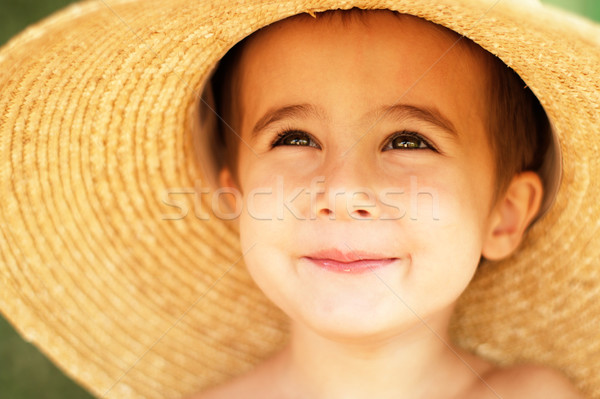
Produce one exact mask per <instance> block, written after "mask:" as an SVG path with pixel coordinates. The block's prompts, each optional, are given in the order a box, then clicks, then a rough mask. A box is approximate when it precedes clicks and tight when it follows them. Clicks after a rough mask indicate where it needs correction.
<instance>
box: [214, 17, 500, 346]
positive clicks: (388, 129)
mask: <svg viewBox="0 0 600 399" xmlns="http://www.w3.org/2000/svg"><path fill="white" fill-rule="evenodd" d="M347 24H348V25H347V26H346V27H342V24H341V22H340V21H338V20H333V21H329V22H324V21H322V20H314V19H312V18H310V17H307V18H304V19H296V20H293V21H285V22H283V23H278V24H276V25H274V26H271V27H269V28H268V29H266V30H264V31H262V32H260V33H258V34H257V35H256V37H253V38H252V40H251V41H250V42H249V43H248V44H247V47H246V48H245V51H244V54H243V56H242V59H241V62H240V67H239V69H238V78H239V79H240V80H239V92H238V93H239V96H240V97H239V99H238V100H239V101H238V106H239V111H240V114H239V115H238V116H239V119H238V123H237V127H238V133H239V134H240V135H241V137H242V139H243V141H244V142H245V143H246V144H244V143H240V144H239V159H238V170H237V177H238V182H239V189H240V190H241V191H242V193H243V196H244V204H243V205H244V208H243V212H242V214H241V216H240V234H241V242H242V247H243V250H244V252H246V251H247V253H246V255H245V261H246V264H247V267H248V269H249V271H250V273H251V274H252V276H253V278H254V279H255V280H256V282H257V284H258V285H259V286H260V287H261V288H262V289H263V291H264V292H265V293H266V295H267V296H268V297H270V298H271V300H273V301H274V303H275V304H277V305H278V306H280V307H281V308H282V309H283V310H284V311H285V312H286V313H287V314H288V315H289V316H290V317H291V318H292V320H294V321H301V322H302V323H305V324H307V325H309V326H311V327H312V328H314V329H316V330H318V331H320V332H321V333H327V334H331V335H335V336H358V335H361V336H362V335H364V334H374V335H373V337H384V336H387V335H389V334H391V333H394V332H397V331H400V330H402V329H403V328H406V327H407V326H409V325H411V324H414V323H416V322H419V319H418V318H417V317H416V316H415V314H414V313H413V311H414V312H415V313H416V314H417V315H419V317H421V318H427V320H429V321H430V322H434V320H435V318H440V320H442V319H443V320H445V319H446V318H447V317H448V315H449V314H450V312H451V310H452V306H453V304H454V302H455V300H456V298H457V297H458V296H459V295H460V294H461V293H462V292H463V290H464V289H465V287H466V286H467V284H468V283H469V281H470V280H471V278H472V276H473V274H474V272H475V270H476V268H477V265H478V262H479V260H480V256H481V253H482V246H483V243H484V241H485V239H486V237H487V236H488V235H489V232H490V225H491V222H490V220H491V218H492V217H493V216H492V215H493V212H492V209H491V203H492V198H493V193H494V179H493V176H494V174H493V167H494V166H493V165H494V161H493V154H492V151H491V149H490V147H489V144H488V139H487V136H486V131H485V128H484V126H485V118H486V117H487V113H486V96H485V92H484V90H485V87H486V84H485V82H486V75H485V69H484V66H483V61H482V58H481V57H477V56H476V55H475V54H473V53H471V52H468V51H467V50H465V49H463V48H462V47H461V45H460V43H459V44H455V40H456V38H455V37H453V36H451V35H449V34H448V33H447V32H444V31H441V30H440V29H439V28H436V27H435V26H434V25H432V24H429V23H426V22H423V21H421V20H418V19H416V18H403V19H401V20H400V19H398V18H397V17H395V16H393V15H391V14H389V13H387V12H373V13H371V14H370V15H368V17H367V18H366V20H365V21H361V20H353V21H349V22H348V23H347ZM292 105H302V107H296V112H287V113H283V114H280V115H279V117H278V118H277V120H276V121H272V123H270V124H268V125H267V126H264V127H263V128H261V129H260V130H258V131H256V132H253V129H254V127H255V125H256V124H257V122H258V121H262V122H265V119H263V118H264V116H265V114H266V113H270V112H273V111H274V110H277V109H280V108H282V107H287V106H292ZM390 106H397V107H396V108H395V109H394V110H393V111H391V112H389V113H387V114H386V113H385V112H384V111H383V110H384V109H385V107H390ZM300 108H302V109H303V111H299V109H300ZM311 110H316V111H317V112H312V111H311ZM285 129H293V130H294V131H295V132H296V133H295V134H291V135H288V136H287V138H282V139H280V140H279V141H278V142H277V145H275V146H272V143H273V142H276V141H277V134H278V133H279V132H281V131H282V130H285ZM293 144H300V145H293ZM410 147H419V148H416V149H415V148H410ZM222 180H223V183H226V184H227V183H229V184H233V183H232V180H231V179H230V178H228V173H225V174H223V175H222ZM368 194H370V195H371V196H369V195H368ZM322 251H326V252H322ZM336 251H337V253H338V255H339V253H344V254H346V255H348V256H350V257H352V256H353V255H354V256H356V257H358V258H383V259H384V260H378V261H375V262H372V263H371V265H372V266H376V265H383V264H386V265H385V266H382V267H379V268H375V269H373V272H374V273H373V272H371V270H367V271H366V272H364V273H343V272H335V271H331V270H328V269H327V267H326V266H328V265H333V264H335V263H334V262H331V261H328V260H327V259H326V258H335V257H336V256H337V255H336ZM311 255H312V256H311ZM340 256H341V255H340ZM311 257H312V258H318V259H321V260H311V259H310V258H311ZM323 259H325V260H323ZM338 265H339V264H338ZM358 266H360V265H359V264H358V263H354V264H350V265H348V267H349V268H351V267H358ZM363 266H364V265H363ZM399 299H400V300H399ZM403 303H404V304H403Z"/></svg>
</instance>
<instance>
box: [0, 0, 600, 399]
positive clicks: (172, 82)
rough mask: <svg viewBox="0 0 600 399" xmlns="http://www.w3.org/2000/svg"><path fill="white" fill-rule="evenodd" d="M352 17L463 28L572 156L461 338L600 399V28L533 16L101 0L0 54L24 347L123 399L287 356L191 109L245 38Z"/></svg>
mask: <svg viewBox="0 0 600 399" xmlns="http://www.w3.org/2000/svg"><path fill="white" fill-rule="evenodd" d="M352 7H358V8H364V9H391V10H395V11H398V12H400V13H406V14H412V15H416V16H418V17H421V18H424V19H426V20H429V21H431V22H434V23H437V24H440V25H443V26H445V27H447V28H449V29H452V30H454V31H455V32H458V33H459V34H461V35H464V36H466V37H468V38H470V39H471V40H473V41H474V42H476V43H477V44H479V45H480V46H482V47H483V48H484V49H486V50H488V51H489V52H491V53H492V54H494V55H496V56H498V57H499V58H500V59H501V60H502V61H503V62H504V63H505V64H507V65H508V66H510V67H511V68H513V69H514V70H515V71H516V72H517V73H518V74H519V75H520V76H521V78H522V79H523V80H524V81H525V82H526V83H527V85H528V86H529V87H530V88H531V89H532V91H533V92H534V94H535V95H536V96H537V97H538V99H539V100H540V102H541V104H542V105H543V107H544V109H545V110H546V113H547V115H548V117H549V119H550V121H551V123H552V125H553V129H554V132H555V135H556V138H557V140H558V148H559V149H560V151H556V153H555V155H556V156H558V154H559V153H560V156H561V157H562V158H561V162H560V164H561V165H562V174H561V180H560V183H559V184H558V185H557V186H558V187H557V192H556V198H555V200H554V203H553V204H552V206H551V207H550V209H549V210H548V212H547V213H546V214H545V215H544V216H543V217H541V219H540V220H539V221H538V222H537V223H536V224H535V225H534V226H532V228H531V229H530V230H529V231H528V233H527V236H526V238H525V241H524V243H523V245H522V246H521V248H520V249H519V251H518V252H517V253H516V254H515V255H513V256H511V257H510V258H509V259H506V260H504V261H501V262H499V263H497V264H494V265H490V267H487V266H486V267H484V268H482V269H481V270H479V271H478V273H477V275H476V278H475V280H474V281H473V282H472V284H471V285H470V287H469V288H468V290H467V291H466V292H465V294H464V295H463V296H462V297H461V300H460V303H459V306H458V308H457V311H456V316H455V318H454V320H453V323H452V335H453V338H454V339H455V340H456V342H458V343H459V344H460V345H461V346H463V347H465V348H467V349H469V350H471V351H473V352H475V353H477V354H478V355H480V356H483V357H485V358H487V359H491V360H493V361H495V362H497V363H498V364H502V365H506V364H514V363H519V362H535V363H538V364H545V365H549V366H552V367H555V368H558V369H560V370H562V371H563V372H564V373H566V374H567V375H568V376H569V377H570V378H571V379H572V380H573V381H574V382H575V383H576V385H577V386H578V387H579V388H580V389H581V390H582V391H583V392H585V393H586V394H587V395H588V396H589V397H591V398H600V376H598V373H597V372H596V370H598V369H600V338H599V333H598V328H597V326H598V322H599V321H600V301H598V300H597V293H598V289H599V287H600V272H599V271H598V270H600V269H598V267H597V265H598V259H600V232H599V231H598V230H599V229H600V208H599V207H598V206H597V203H596V200H595V199H596V198H597V196H598V193H599V183H598V182H597V179H595V178H594V177H595V176H598V174H599V173H600V170H599V168H600V161H598V156H597V154H598V153H599V150H598V146H599V144H600V143H599V141H600V136H598V135H597V134H596V133H597V130H598V126H600V116H599V115H600V83H599V80H598V79H597V77H598V76H600V66H599V65H600V51H598V50H599V48H600V28H599V27H598V26H597V25H596V24H594V23H592V22H590V21H587V20H585V19H584V18H581V17H576V16H573V15H570V14H568V13H566V12H564V11H560V10H558V9H555V8H552V7H549V6H542V5H541V4H539V3H538V2H537V1H528V2H526V3H525V2H522V1H521V2H519V1H516V0H510V1H509V0H504V1H503V0H500V1H491V0H394V1H391V0H390V1H384V0H380V1H374V0H358V1H345V0H344V1H333V0H327V1H322V0H320V1H317V0H315V1H311V0H302V1H294V0H290V1H284V2H275V1H271V2H263V1H258V0H247V1H235V2H232V1H226V0H213V1H207V2H200V3H199V2H196V1H191V0H172V1H169V2H164V1H160V0H116V1H113V0H99V1H87V2H83V3H78V4H74V5H72V6H70V7H68V8H66V9H65V10H63V11H60V12H59V13H56V14H54V15H53V16H51V17H49V18H48V19H46V20H44V21H42V22H41V23H39V24H36V25H34V26H32V27H30V28H28V29H27V30H25V31H24V32H23V33H22V34H20V35H18V36H17V37H15V38H14V39H13V40H11V41H10V42H9V43H7V44H6V45H5V46H4V47H3V48H2V49H0V91H1V92H2V93H3V94H2V96H0V165H1V166H0V187H3V198H2V201H0V234H1V237H0V276H1V278H0V311H1V312H2V313H3V314H4V315H5V317H6V318H7V319H8V320H9V321H10V322H11V323H12V324H13V325H14V326H15V328H16V329H17V330H18V331H19V332H20V334H21V335H23V337H24V338H25V339H27V340H28V341H30V342H32V343H34V344H35V345H36V346H37V347H38V348H40V350H41V351H42V352H44V353H45V354H46V355H47V356H48V357H49V358H50V359H51V360H52V361H53V362H54V363H55V364H57V365H58V367H60V368H61V369H62V370H63V371H64V372H65V373H66V374H68V375H69V376H70V377H72V378H73V379H75V380H76V381H77V382H79V383H80V384H81V385H82V386H84V387H86V388H87V389H88V390H90V391H91V392H92V393H94V394H95V395H97V396H101V397H115V398H117V397H118V398H128V397H132V398H133V397H148V398H164V397H180V396H181V395H184V394H189V393H192V392H195V391H198V390H201V389H203V388H206V387H209V386H212V385H215V384H218V383H220V382H223V381H225V380H227V379H229V378H231V377H232V376H234V375H238V374H240V373H243V372H245V371H247V370H249V369H251V368H252V367H253V366H254V365H255V364H257V363H258V362H260V361H261V360H263V359H265V358H266V357H267V356H269V355H270V354H271V353H273V352H274V351H275V350H277V349H279V348H281V347H282V345H284V344H285V342H286V341H287V338H288V328H289V327H288V325H287V321H286V318H285V317H284V315H283V314H282V312H281V311H280V310H278V309H276V308H274V307H273V305H272V304H270V302H269V301H268V300H267V299H266V298H265V296H264V295H263V294H262V293H261V292H260V291H259V289H258V288H257V287H256V285H255V284H254V282H253V281H252V279H251V278H250V276H249V275H248V273H247V272H246V270H245V268H244V266H243V260H242V257H243V254H242V251H241V249H240V245H239V241H238V239H237V236H236V229H235V227H234V225H232V224H231V223H228V222H226V221H223V220H219V219H218V218H215V217H212V218H211V217H208V218H206V214H205V213H204V212H203V210H206V209H209V208H210V206H211V202H210V199H208V198H207V196H200V197H199V198H198V199H196V198H194V196H195V195H196V194H197V190H198V189H203V188H204V185H205V183H206V179H205V178H204V176H203V173H202V171H201V168H200V164H199V162H198V159H197V158H198V155H197V154H196V152H195V150H194V138H193V132H194V131H195V130H196V128H195V127H194V124H197V123H200V124H202V122H203V121H202V120H198V101H199V98H200V95H201V93H202V90H203V89H204V88H205V85H206V82H207V79H208V78H209V76H210V73H211V71H212V70H213V69H214V68H215V66H216V65H217V63H218V61H219V60H220V59H221V57H222V56H223V55H224V54H225V53H226V52H227V51H228V49H230V48H231V47H232V46H233V45H234V44H235V43H237V42H239V41H240V40H242V39H243V38H244V37H246V36H248V35H250V34H251V33H253V32H255V31H257V30H258V29H260V28H262V27H264V26H267V25H269V24H271V23H273V22H276V21H279V20H282V19H285V18H287V17H290V16H292V15H296V14H300V13H305V12H307V13H315V12H319V11H325V10H330V9H349V8H352ZM204 122H206V121H204ZM204 128H206V127H202V126H200V130H202V129H204ZM200 156H203V155H200ZM184 208H185V209H187V213H186V215H185V217H182V214H183V210H184ZM199 208H200V209H199Z"/></svg>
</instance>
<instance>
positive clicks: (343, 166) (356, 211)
mask: <svg viewBox="0 0 600 399" xmlns="http://www.w3.org/2000/svg"><path fill="white" fill-rule="evenodd" d="M322 172H323V173H322V175H321V183H322V184H321V185H320V187H319V190H317V192H316V201H315V204H314V205H315V208H314V210H315V213H316V217H317V218H327V219H330V220H370V219H378V218H379V217H380V213H381V205H380V203H379V199H378V196H377V193H376V191H375V190H374V189H373V184H372V183H373V179H370V178H369V176H371V175H374V174H375V173H372V174H371V173H369V171H368V169H367V167H366V165H365V162H362V161H361V160H360V158H359V157H352V156H345V157H341V158H338V159H337V160H336V161H335V162H332V163H331V164H330V165H328V166H327V167H326V168H323V170H322Z"/></svg>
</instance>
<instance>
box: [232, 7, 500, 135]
mask: <svg viewBox="0 0 600 399" xmlns="http://www.w3.org/2000/svg"><path fill="white" fill-rule="evenodd" d="M479 51H480V53H481V54H480V53H478V51H476V50H475V51H474V50H472V49H471V48H470V47H469V46H467V45H466V44H465V43H461V39H460V36H458V35H457V34H455V33H454V32H451V31H449V30H447V29H445V28H442V27H440V26H437V25H435V24H432V23H429V22H426V21H424V20H421V19H419V18H416V17H412V16H406V15H399V14H395V13H392V12H390V11H383V10H377V11H368V12H362V13H360V14H359V15H356V13H354V14H353V13H347V12H346V13H342V12H338V13H337V14H333V15H332V16H328V17H325V18H324V17H323V16H322V15H321V16H319V17H318V18H316V19H315V18H313V17H311V16H308V15H306V14H303V15H300V16H295V17H293V18H290V19H287V20H283V21H280V22H277V23H275V24H273V25H271V26H268V27H266V28H264V29H263V30H261V31H259V32H257V33H255V34H254V35H253V36H252V37H251V38H250V40H249V41H248V43H247V44H246V45H245V47H244V50H243V53H242V56H241V59H240V64H239V69H238V73H237V79H238V82H237V87H238V93H239V100H240V104H239V107H240V111H241V115H240V116H241V119H240V123H241V126H240V127H241V128H242V132H245V133H246V134H248V132H249V131H251V130H252V127H253V123H255V122H256V120H257V118H259V117H260V116H261V115H262V114H264V113H265V112H266V111H267V110H268V109H271V108H273V107H277V106H285V105H291V104H297V103H310V104H313V105H315V106H316V107H317V108H319V109H320V110H322V111H323V112H322V113H321V116H323V117H324V118H327V119H328V120H329V121H330V122H331V121H333V122H336V123H338V125H339V124H340V123H341V124H346V125H356V126H358V125H361V124H368V123H369V122H372V121H368V120H365V118H367V117H369V116H370V117H373V115H374V113H373V112H372V111H373V110H375V109H379V108H381V106H386V105H394V104H397V103H405V104H409V105H412V106H418V107H423V108H427V109H434V110H436V111H440V112H441V113H442V114H443V115H444V116H446V117H447V118H448V119H450V120H453V121H456V122H457V123H458V124H459V125H461V126H457V128H458V130H467V129H471V130H472V128H473V127H474V126H475V125H477V127H478V129H479V130H484V119H486V118H485V116H486V115H485V114H486V112H485V108H486V107H485V101H484V100H485V91H486V90H485V88H486V87H487V85H486V82H487V78H488V77H487V69H486V67H485V56H484V55H483V50H479ZM363 117H364V118H363Z"/></svg>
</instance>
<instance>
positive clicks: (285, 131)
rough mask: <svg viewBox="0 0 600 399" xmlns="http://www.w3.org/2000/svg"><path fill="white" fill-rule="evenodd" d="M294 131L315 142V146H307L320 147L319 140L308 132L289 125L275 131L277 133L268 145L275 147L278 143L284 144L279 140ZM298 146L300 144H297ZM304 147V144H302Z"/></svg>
mask: <svg viewBox="0 0 600 399" xmlns="http://www.w3.org/2000/svg"><path fill="white" fill-rule="evenodd" d="M292 133H295V134H298V135H300V136H304V138H308V139H309V140H311V141H312V142H314V143H315V146H308V147H317V148H321V145H320V144H319V142H318V141H317V140H316V139H315V138H314V137H313V136H311V135H310V134H308V133H306V132H304V131H302V130H298V129H294V128H291V127H286V128H284V129H282V130H281V131H280V132H279V133H277V135H276V136H275V138H274V139H273V141H271V144H270V147H271V148H275V147H279V146H280V145H285V144H281V141H282V140H283V139H284V138H285V137H287V136H289V135H290V134H292ZM299 147H300V146H299ZM304 147H306V146H304Z"/></svg>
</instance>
